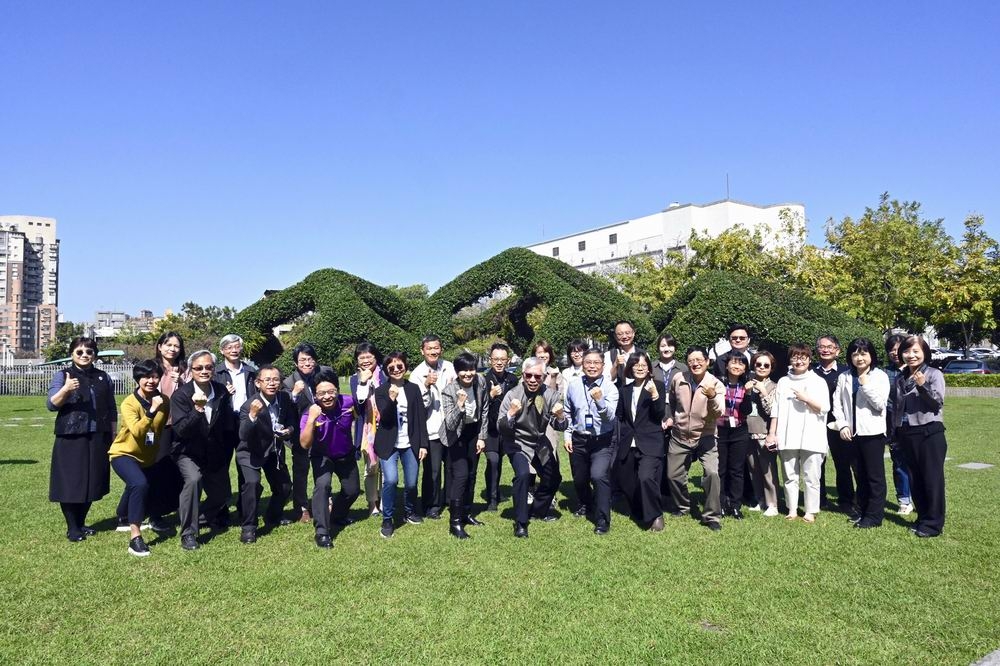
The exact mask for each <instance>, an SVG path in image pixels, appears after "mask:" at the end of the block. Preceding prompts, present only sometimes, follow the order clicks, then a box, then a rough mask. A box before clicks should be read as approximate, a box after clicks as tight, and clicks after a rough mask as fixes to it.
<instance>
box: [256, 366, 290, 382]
mask: <svg viewBox="0 0 1000 666" xmlns="http://www.w3.org/2000/svg"><path fill="white" fill-rule="evenodd" d="M265 370H277V371H278V376H279V377H281V376H282V375H283V374H284V373H283V372H281V368H279V367H278V366H276V365H272V364H271V363H265V364H263V365H261V366H260V367H259V368H257V378H258V379H260V376H261V375H262V374H264V371H265Z"/></svg>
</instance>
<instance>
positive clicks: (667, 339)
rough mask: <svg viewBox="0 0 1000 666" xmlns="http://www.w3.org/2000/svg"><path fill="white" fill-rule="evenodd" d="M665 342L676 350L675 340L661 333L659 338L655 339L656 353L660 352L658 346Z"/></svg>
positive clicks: (667, 334)
mask: <svg viewBox="0 0 1000 666" xmlns="http://www.w3.org/2000/svg"><path fill="white" fill-rule="evenodd" d="M664 342H666V343H667V344H668V345H670V346H671V347H673V348H674V349H677V338H675V337H674V336H672V335H670V334H669V333H663V334H662V335H660V337H658V338H656V351H660V345H661V344H663V343H664Z"/></svg>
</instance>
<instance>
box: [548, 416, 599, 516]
mask: <svg viewBox="0 0 1000 666" xmlns="http://www.w3.org/2000/svg"><path fill="white" fill-rule="evenodd" d="M613 454H614V451H613V449H612V446H611V434H610V433H608V434H606V435H601V436H600V437H592V436H589V435H583V434H581V433H576V432H574V433H573V452H572V453H570V454H569V468H570V471H571V472H572V473H573V487H574V488H575V489H576V498H577V501H579V503H580V505H581V506H585V507H587V508H589V509H592V510H593V512H594V521H595V522H596V523H598V524H603V525H609V524H610V523H611V461H612V455H613ZM591 486H593V490H591ZM535 494H536V498H535V502H536V503H537V502H538V498H537V494H538V493H535Z"/></svg>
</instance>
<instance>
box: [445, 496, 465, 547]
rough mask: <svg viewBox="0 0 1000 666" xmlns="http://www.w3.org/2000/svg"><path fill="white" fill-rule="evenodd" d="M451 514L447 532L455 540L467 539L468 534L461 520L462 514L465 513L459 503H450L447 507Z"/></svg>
mask: <svg viewBox="0 0 1000 666" xmlns="http://www.w3.org/2000/svg"><path fill="white" fill-rule="evenodd" d="M448 508H449V510H450V512H451V520H450V521H449V522H450V525H449V527H448V531H449V532H450V533H451V535H452V536H453V537H455V538H456V539H468V538H469V534H468V532H466V531H465V525H464V524H463V523H464V522H465V521H464V520H463V514H464V512H465V510H464V508H463V507H462V504H461V503H460V502H451V503H450V504H449V506H448Z"/></svg>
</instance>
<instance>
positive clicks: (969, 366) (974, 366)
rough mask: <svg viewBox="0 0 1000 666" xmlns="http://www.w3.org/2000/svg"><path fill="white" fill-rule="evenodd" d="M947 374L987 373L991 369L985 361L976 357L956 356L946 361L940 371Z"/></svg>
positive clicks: (989, 372)
mask: <svg viewBox="0 0 1000 666" xmlns="http://www.w3.org/2000/svg"><path fill="white" fill-rule="evenodd" d="M942 372H944V373H946V374H949V375H954V374H974V375H989V374H992V371H991V370H990V368H989V367H988V366H987V364H986V361H984V360H982V359H978V358H956V359H953V360H951V361H948V364H947V365H946V366H944V370H943V371H942Z"/></svg>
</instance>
